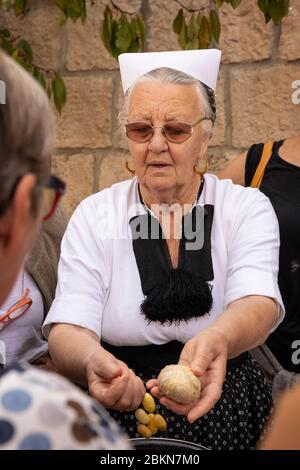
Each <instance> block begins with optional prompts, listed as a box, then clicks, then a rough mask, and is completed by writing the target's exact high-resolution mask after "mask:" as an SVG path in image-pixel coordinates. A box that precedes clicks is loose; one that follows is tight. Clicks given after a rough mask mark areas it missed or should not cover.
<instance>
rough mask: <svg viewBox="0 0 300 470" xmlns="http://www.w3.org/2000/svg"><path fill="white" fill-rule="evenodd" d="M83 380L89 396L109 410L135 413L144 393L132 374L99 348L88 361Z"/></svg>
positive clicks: (141, 385) (124, 365) (141, 383)
mask: <svg viewBox="0 0 300 470" xmlns="http://www.w3.org/2000/svg"><path fill="white" fill-rule="evenodd" d="M87 380H88V387H89V392H90V394H91V395H92V396H93V397H94V398H96V400H98V401H99V402H100V403H102V405H103V406H105V407H106V408H110V409H113V410H120V411H133V410H136V409H137V408H138V407H139V405H140V403H141V402H142V400H143V398H144V395H145V392H146V390H145V386H144V384H143V382H142V380H141V379H140V378H139V377H137V376H136V375H135V373H134V372H133V370H132V369H129V368H128V366H127V365H126V364H125V363H124V362H122V361H119V360H118V359H116V358H115V357H114V356H113V355H112V354H110V353H109V352H108V351H106V350H105V349H103V348H101V349H97V350H96V351H95V352H94V353H93V354H92V355H91V356H90V357H89V359H88V362H87Z"/></svg>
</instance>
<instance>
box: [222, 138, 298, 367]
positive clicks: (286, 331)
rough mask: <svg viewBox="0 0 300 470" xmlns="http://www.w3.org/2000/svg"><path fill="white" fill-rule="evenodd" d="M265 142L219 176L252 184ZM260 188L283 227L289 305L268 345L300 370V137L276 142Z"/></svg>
mask: <svg viewBox="0 0 300 470" xmlns="http://www.w3.org/2000/svg"><path fill="white" fill-rule="evenodd" d="M263 147H264V144H255V145H252V146H251V147H250V148H249V149H248V151H247V152H245V153H243V154H242V155H239V156H238V157H237V158H235V159H234V160H233V161H232V162H231V163H230V164H229V165H228V166H227V167H226V168H225V169H224V170H223V171H222V172H221V173H220V175H219V176H220V178H222V179H224V178H231V179H232V181H233V182H234V183H237V184H241V185H243V186H250V185H251V181H252V179H253V176H254V174H255V171H256V168H257V166H258V164H259V162H260V159H261V156H262V151H263ZM260 190H261V191H262V192H263V193H264V194H265V195H266V196H268V197H269V199H270V201H271V203H272V205H273V207H274V210H275V212H276V215H277V218H278V222H279V227H280V239H281V246H280V259H279V275H278V282H279V287H280V290H281V294H282V298H283V302H284V305H285V308H286V315H285V318H284V320H283V321H282V322H281V323H280V324H279V326H278V328H277V329H276V330H275V331H274V332H273V333H271V335H270V336H269V338H268V339H267V341H266V344H267V346H268V347H269V349H270V350H271V351H272V353H273V354H274V355H275V357H276V359H277V360H278V361H279V362H280V364H281V365H282V366H283V367H284V368H285V369H287V370H289V371H292V372H296V373H299V372H300V245H299V240H300V136H297V137H294V138H290V139H287V140H280V141H278V142H274V144H273V148H272V153H271V157H270V159H269V161H268V163H267V165H266V168H265V172H264V175H263V178H262V181H261V185H260Z"/></svg>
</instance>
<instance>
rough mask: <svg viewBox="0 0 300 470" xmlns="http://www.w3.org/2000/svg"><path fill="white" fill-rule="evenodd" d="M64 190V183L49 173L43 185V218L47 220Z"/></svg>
mask: <svg viewBox="0 0 300 470" xmlns="http://www.w3.org/2000/svg"><path fill="white" fill-rule="evenodd" d="M65 191H66V184H65V183H64V182H63V181H62V180H61V179H59V178H57V176H54V175H51V176H50V177H49V178H48V180H47V182H46V184H45V187H44V194H43V211H42V214H43V220H44V221H45V220H48V219H50V217H51V216H52V215H53V213H54V212H55V209H56V208H57V205H58V203H59V200H60V198H61V197H62V195H63V194H64V193H65Z"/></svg>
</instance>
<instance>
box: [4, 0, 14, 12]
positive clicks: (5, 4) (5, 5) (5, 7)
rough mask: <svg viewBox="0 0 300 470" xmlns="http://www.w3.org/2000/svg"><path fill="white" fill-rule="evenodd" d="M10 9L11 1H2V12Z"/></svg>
mask: <svg viewBox="0 0 300 470" xmlns="http://www.w3.org/2000/svg"><path fill="white" fill-rule="evenodd" d="M11 7H12V0H2V8H3V10H4V11H9V10H10V9H11Z"/></svg>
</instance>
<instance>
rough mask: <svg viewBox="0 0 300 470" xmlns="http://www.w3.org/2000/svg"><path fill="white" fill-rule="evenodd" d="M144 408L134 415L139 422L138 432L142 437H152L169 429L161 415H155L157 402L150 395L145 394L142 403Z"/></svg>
mask: <svg viewBox="0 0 300 470" xmlns="http://www.w3.org/2000/svg"><path fill="white" fill-rule="evenodd" d="M142 406H143V408H138V409H137V410H136V411H135V413H134V415H135V417H136V419H137V421H138V426H137V430H138V433H139V435H140V436H142V437H146V438H149V437H152V436H154V435H155V434H156V433H157V432H158V431H161V432H163V431H165V430H166V429H167V422H166V420H165V419H164V418H163V416H161V415H160V414H156V413H155V401H154V398H153V396H152V395H150V393H145V396H144V399H143V401H142Z"/></svg>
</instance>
